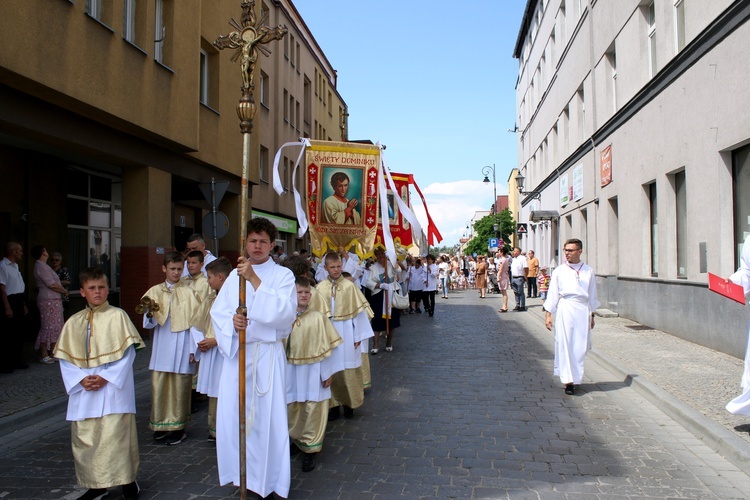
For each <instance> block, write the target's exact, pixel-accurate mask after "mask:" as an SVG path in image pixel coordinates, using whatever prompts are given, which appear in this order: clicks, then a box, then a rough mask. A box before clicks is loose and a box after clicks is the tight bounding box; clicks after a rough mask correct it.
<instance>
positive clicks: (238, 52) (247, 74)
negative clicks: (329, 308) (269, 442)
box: [214, 0, 288, 500]
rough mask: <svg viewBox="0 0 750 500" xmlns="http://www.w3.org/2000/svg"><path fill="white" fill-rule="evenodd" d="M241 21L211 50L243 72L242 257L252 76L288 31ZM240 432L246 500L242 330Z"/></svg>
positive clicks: (242, 309) (246, 13)
mask: <svg viewBox="0 0 750 500" xmlns="http://www.w3.org/2000/svg"><path fill="white" fill-rule="evenodd" d="M241 7H242V17H241V18H240V22H239V23H238V22H237V21H235V20H234V19H231V20H230V21H229V24H230V25H231V26H232V27H233V28H234V29H235V31H232V32H231V33H229V34H228V35H220V36H219V38H217V39H216V41H215V42H214V46H215V47H216V48H217V49H219V50H221V49H235V51H234V54H232V57H231V58H230V60H231V61H232V62H236V61H237V59H240V66H241V72H242V87H241V93H242V95H241V97H240V102H239V103H238V104H237V116H238V117H239V118H240V132H241V133H242V198H241V201H240V255H245V240H246V239H247V211H248V206H247V194H248V188H247V185H248V176H249V171H250V133H251V132H252V129H253V118H254V117H255V112H256V111H257V106H256V105H255V99H254V98H253V91H254V90H255V83H254V82H253V72H254V71H255V64H256V63H257V61H258V52H262V53H263V55H265V56H268V55H270V53H271V52H270V51H269V50H268V49H267V48H265V47H264V46H263V45H265V44H267V43H269V42H271V41H273V40H281V39H282V38H284V35H286V34H287V31H288V30H287V29H286V28H285V27H283V26H277V27H276V28H269V27H268V26H265V25H264V23H265V22H266V21H267V17H268V16H267V15H265V16H264V17H263V18H262V19H257V17H256V16H255V0H247V1H243V2H242V4H241ZM246 289H247V288H246V281H245V280H244V279H240V301H239V302H240V303H239V306H238V307H237V313H239V314H242V315H244V316H247V303H246V298H247V295H246ZM237 356H238V361H239V381H240V384H239V393H240V394H239V396H240V400H239V407H240V411H239V419H240V420H239V423H240V425H239V428H240V435H239V440H240V443H239V444H240V446H239V450H240V453H239V455H240V498H241V499H243V500H244V499H245V498H247V455H246V450H247V429H246V425H245V424H246V422H247V417H246V416H245V393H246V379H245V377H246V374H245V329H242V330H240V331H239V352H238V355H237Z"/></svg>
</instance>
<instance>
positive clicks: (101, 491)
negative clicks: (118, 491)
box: [76, 488, 109, 500]
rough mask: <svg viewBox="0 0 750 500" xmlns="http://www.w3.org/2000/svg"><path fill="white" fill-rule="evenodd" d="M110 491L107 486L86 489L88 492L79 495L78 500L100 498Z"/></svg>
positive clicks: (95, 499) (96, 499) (97, 499)
mask: <svg viewBox="0 0 750 500" xmlns="http://www.w3.org/2000/svg"><path fill="white" fill-rule="evenodd" d="M108 493H109V492H108V491H107V489H106V488H91V489H88V490H86V493H84V494H83V495H81V496H80V497H78V498H77V499H76V500H99V499H100V498H104V497H106V496H107V494H108Z"/></svg>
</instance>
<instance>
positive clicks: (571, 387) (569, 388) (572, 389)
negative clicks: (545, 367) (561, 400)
mask: <svg viewBox="0 0 750 500" xmlns="http://www.w3.org/2000/svg"><path fill="white" fill-rule="evenodd" d="M575 390H576V386H574V385H573V384H568V385H566V386H565V394H568V395H570V396H572V395H573V393H575Z"/></svg>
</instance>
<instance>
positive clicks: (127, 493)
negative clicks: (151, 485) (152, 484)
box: [122, 481, 141, 500]
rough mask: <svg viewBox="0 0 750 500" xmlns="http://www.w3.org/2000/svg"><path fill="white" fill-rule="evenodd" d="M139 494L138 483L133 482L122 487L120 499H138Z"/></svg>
mask: <svg viewBox="0 0 750 500" xmlns="http://www.w3.org/2000/svg"><path fill="white" fill-rule="evenodd" d="M140 494H141V487H140V486H138V481H133V482H132V483H130V484H126V485H125V486H123V487H122V497H123V498H125V499H127V500H131V499H135V498H138V495H140Z"/></svg>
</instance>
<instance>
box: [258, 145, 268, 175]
mask: <svg viewBox="0 0 750 500" xmlns="http://www.w3.org/2000/svg"><path fill="white" fill-rule="evenodd" d="M258 171H259V172H258V174H259V176H260V181H261V182H265V183H266V184H268V148H266V147H264V146H261V147H260V162H258Z"/></svg>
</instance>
